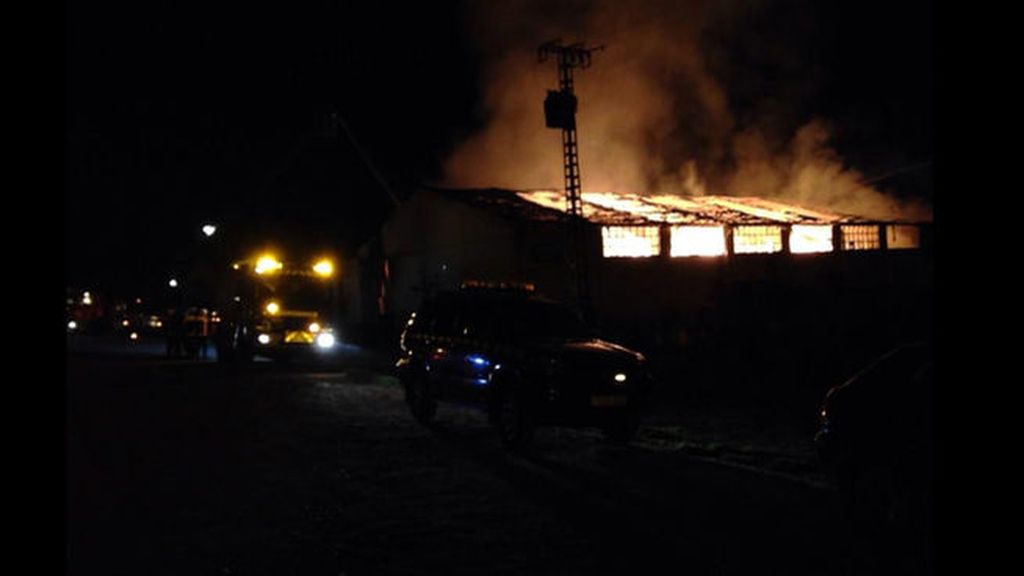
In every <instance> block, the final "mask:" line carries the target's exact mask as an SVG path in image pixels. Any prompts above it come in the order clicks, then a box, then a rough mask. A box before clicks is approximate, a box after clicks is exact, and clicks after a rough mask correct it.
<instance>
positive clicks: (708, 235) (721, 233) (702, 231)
mask: <svg viewBox="0 0 1024 576" xmlns="http://www.w3.org/2000/svg"><path fill="white" fill-rule="evenodd" d="M725 253H726V250H725V227H724V226H673V227H672V249H671V251H670V252H669V255H670V256H723V255H725Z"/></svg>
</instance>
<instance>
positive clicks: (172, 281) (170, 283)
mask: <svg viewBox="0 0 1024 576" xmlns="http://www.w3.org/2000/svg"><path fill="white" fill-rule="evenodd" d="M167 285H168V286H170V287H171V288H177V287H178V280H177V279H175V278H171V279H170V281H168V282H167Z"/></svg>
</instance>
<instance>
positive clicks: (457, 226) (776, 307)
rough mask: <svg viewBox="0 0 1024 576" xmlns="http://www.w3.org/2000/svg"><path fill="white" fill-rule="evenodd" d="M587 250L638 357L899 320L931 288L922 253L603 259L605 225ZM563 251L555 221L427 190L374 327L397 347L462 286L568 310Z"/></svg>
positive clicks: (400, 217) (384, 246)
mask: <svg viewBox="0 0 1024 576" xmlns="http://www.w3.org/2000/svg"><path fill="white" fill-rule="evenodd" d="M585 245H586V253H587V257H588V258H587V262H588V268H589V271H590V285H591V293H592V303H593V310H594V313H595V318H596V320H597V321H598V322H599V323H600V325H601V326H603V327H604V328H605V330H606V332H607V333H608V334H609V335H612V336H617V337H621V338H624V339H626V340H628V341H630V342H631V343H634V344H636V345H638V346H641V347H661V346H666V347H673V346H687V345H691V344H693V343H694V341H695V340H699V339H705V340H707V341H708V342H733V343H735V342H739V340H736V339H737V338H741V339H742V338H750V339H752V341H753V343H754V344H755V345H756V341H757V339H758V338H772V337H781V336H780V335H782V334H789V333H797V332H799V331H800V330H804V329H805V328H800V327H796V324H797V323H801V322H802V323H808V322H810V323H812V324H814V325H808V326H807V327H806V330H807V331H811V332H813V331H815V330H838V329H841V328H836V327H835V326H842V325H844V324H845V325H849V323H851V322H859V323H860V324H862V325H865V326H867V325H870V323H871V322H872V321H873V319H877V321H878V322H885V319H886V318H887V317H891V316H892V315H893V314H901V313H903V312H901V310H902V309H903V308H905V307H906V305H908V303H909V304H913V302H914V301H915V300H920V297H919V294H920V293H922V292H925V291H928V290H930V288H931V258H930V251H927V250H906V251H864V252H835V253H824V254H750V255H735V254H734V255H730V256H727V257H684V258H670V257H668V256H667V254H662V255H660V256H656V257H650V258H604V257H602V255H601V233H600V227H598V226H588V227H587V229H586V242H585ZM567 247H568V236H567V231H566V230H565V229H564V228H563V225H561V224H559V223H557V222H543V221H535V220H526V219H518V218H514V217H503V216H499V215H497V214H496V213H494V212H492V211H490V210H488V209H485V208H477V207H473V206H471V205H469V204H466V203H462V202H459V201H456V200H451V199H449V198H446V197H444V196H442V195H439V194H436V193H434V192H431V191H429V190H423V191H420V192H419V193H418V194H416V195H415V196H414V197H413V199H412V200H410V201H409V202H408V203H406V204H404V205H403V206H402V207H401V208H400V209H399V210H398V211H396V213H395V214H394V216H393V217H392V218H391V219H390V220H389V221H388V222H387V223H386V224H385V226H384V228H383V230H382V232H381V237H380V254H379V258H380V259H386V261H387V263H388V269H389V272H390V278H389V279H388V281H387V282H386V283H385V284H386V287H385V289H386V291H387V301H386V310H385V315H384V316H383V317H381V318H376V319H372V320H376V321H379V322H382V323H385V324H388V325H389V328H388V329H387V330H388V331H390V332H389V333H388V334H387V335H386V336H385V337H384V340H387V339H388V338H391V339H394V338H395V337H396V335H397V331H398V330H399V329H400V327H401V325H402V323H404V321H405V320H406V318H407V317H408V314H409V313H410V312H412V311H414V310H415V309H416V308H417V307H418V306H419V305H420V303H421V302H422V300H423V298H424V297H426V296H428V295H430V294H432V293H434V292H437V291H439V290H450V289H456V288H457V287H458V286H459V284H460V283H462V282H463V281H466V280H482V281H491V282H529V283H532V284H534V285H535V286H536V289H537V291H538V292H539V293H541V294H544V295H546V296H549V297H551V298H554V299H558V300H565V301H568V300H572V299H573V297H574V295H575V279H574V278H573V276H572V275H571V272H570V268H569V266H568V262H569V260H568V258H567ZM381 264H382V262H380V260H378V261H377V263H376V264H372V263H371V262H370V261H367V262H365V264H364V267H365V268H367V269H369V268H371V267H372V266H377V268H378V269H379V268H381V267H382V266H381ZM363 276H366V274H363ZM369 276H370V277H371V278H370V279H369V280H367V283H366V284H367V285H368V286H370V287H371V290H366V289H364V290H363V296H362V298H363V300H364V302H363V304H364V305H363V306H361V308H362V309H363V310H364V312H363V314H364V315H366V314H368V313H369V312H367V311H372V313H374V314H376V309H375V307H376V302H375V300H376V298H375V297H374V298H373V300H374V305H373V306H372V307H371V306H366V305H365V304H366V303H367V301H369V300H370V297H369V294H370V293H374V294H376V292H374V291H376V290H377V289H378V286H379V284H380V282H379V280H380V275H379V274H378V276H377V280H374V279H372V276H373V275H372V274H370V275H369ZM836 302H841V303H842V305H840V306H836ZM362 321H363V322H371V319H370V318H365V317H364V318H363V319H362ZM733 332H735V333H733ZM745 344H750V342H746V343H745Z"/></svg>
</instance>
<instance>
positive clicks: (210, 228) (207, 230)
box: [203, 224, 217, 238]
mask: <svg viewBox="0 0 1024 576" xmlns="http://www.w3.org/2000/svg"><path fill="white" fill-rule="evenodd" d="M216 232H217V227H216V226H214V225H213V224H203V234H206V237H207V238H209V237H210V236H213V235H214V234H215V233H216Z"/></svg>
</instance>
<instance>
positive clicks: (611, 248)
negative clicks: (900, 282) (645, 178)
mask: <svg viewBox="0 0 1024 576" xmlns="http://www.w3.org/2000/svg"><path fill="white" fill-rule="evenodd" d="M839 234H840V238H841V242H840V249H841V250H878V249H881V247H882V243H881V238H880V236H879V227H878V226H873V225H855V224H848V225H843V226H840V227H839ZM885 234H886V241H887V243H886V245H887V247H888V248H889V249H894V250H900V249H909V248H919V247H920V245H921V239H920V231H919V229H918V227H917V226H910V225H898V224H893V225H887V226H885ZM601 240H602V249H603V253H604V256H605V257H606V258H613V257H634V258H635V257H644V256H657V255H658V254H660V253H661V235H660V232H659V229H658V227H657V226H604V227H603V228H602V229H601ZM732 245H733V253H735V254H771V253H775V252H782V226H734V227H733V228H732ZM832 250H833V243H832V226H816V225H800V224H794V225H793V226H791V227H790V232H789V251H790V252H792V253H794V254H807V253H813V252H831V251H832ZM726 253H727V251H726V234H725V227H724V226H672V227H671V228H669V256H672V257H683V256H724V255H725V254H726Z"/></svg>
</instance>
